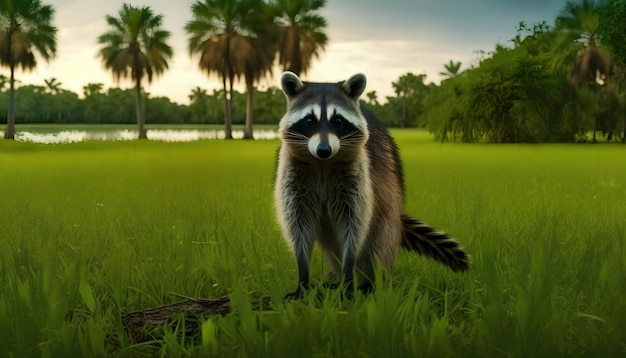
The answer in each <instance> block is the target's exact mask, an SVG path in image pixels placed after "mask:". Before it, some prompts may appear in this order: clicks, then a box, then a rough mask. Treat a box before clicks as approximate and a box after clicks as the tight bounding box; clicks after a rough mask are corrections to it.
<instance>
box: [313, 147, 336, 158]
mask: <svg viewBox="0 0 626 358" xmlns="http://www.w3.org/2000/svg"><path fill="white" fill-rule="evenodd" d="M316 153H317V156H318V157H320V158H321V159H328V158H330V155H331V154H333V150H332V148H331V147H330V145H328V144H320V145H318V146H317V150H316Z"/></svg>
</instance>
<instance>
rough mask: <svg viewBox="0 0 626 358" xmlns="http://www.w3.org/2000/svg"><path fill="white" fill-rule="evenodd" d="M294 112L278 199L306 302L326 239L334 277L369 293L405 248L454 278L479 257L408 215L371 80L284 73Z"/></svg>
mask: <svg viewBox="0 0 626 358" xmlns="http://www.w3.org/2000/svg"><path fill="white" fill-rule="evenodd" d="M280 82H281V87H282V90H283V92H284V94H285V96H286V98H287V111H286V113H285V115H284V116H283V117H282V119H281V120H280V124H279V138H280V140H281V145H280V148H279V150H278V164H277V171H276V182H275V188H274V197H275V204H276V212H277V216H278V221H279V223H280V226H281V228H282V231H283V234H284V237H285V239H286V241H287V243H288V244H289V245H290V246H291V248H292V249H293V252H294V253H295V256H296V261H297V264H298V287H297V289H296V291H294V292H293V293H292V294H290V295H288V296H290V297H291V296H297V295H299V294H301V293H302V290H303V289H306V288H307V287H308V285H309V262H310V256H311V251H312V249H313V244H314V242H315V241H318V242H319V244H320V245H321V248H322V251H323V254H324V256H325V258H326V261H327V262H328V266H329V273H330V274H331V275H332V276H335V277H341V278H343V280H344V282H346V283H348V284H349V285H352V284H353V283H352V282H353V277H354V276H356V279H357V282H358V284H360V286H359V288H360V289H362V290H363V291H369V290H371V289H372V288H373V286H372V280H373V274H374V269H375V264H376V262H379V263H380V264H381V265H382V266H383V267H384V268H385V269H387V270H392V269H393V265H394V260H395V257H396V254H397V252H398V250H399V248H400V247H404V248H406V249H409V250H412V251H417V252H418V253H420V254H422V255H426V256H429V257H431V258H433V259H435V260H437V261H439V262H441V263H443V264H445V265H447V266H449V267H450V268H451V269H452V270H455V271H464V270H467V269H468V268H469V265H470V256H469V255H468V254H467V253H465V251H464V250H463V248H462V247H461V245H460V244H459V243H458V242H457V241H456V240H454V239H453V238H451V237H450V236H449V235H447V234H445V233H443V232H441V231H438V230H436V229H433V228H431V227H429V226H428V225H426V224H424V223H423V222H421V221H420V220H417V219H414V218H412V217H410V216H408V215H406V214H404V211H403V210H404V209H403V207H404V200H405V187H404V177H403V169H402V163H401V161H400V157H399V154H398V148H397V146H396V144H395V142H394V140H393V138H392V137H391V135H390V134H389V132H388V131H387V130H386V129H385V127H384V126H383V125H382V124H381V123H380V122H379V121H378V120H377V119H376V118H375V117H374V116H373V115H372V114H371V113H370V112H369V111H367V109H366V108H365V107H363V106H362V105H361V104H360V101H359V97H360V96H361V94H362V93H363V91H364V90H365V86H366V77H365V75H363V74H356V75H354V76H352V77H350V78H349V79H348V80H346V81H342V82H338V83H314V82H303V81H301V80H300V78H299V77H298V76H297V75H296V74H294V73H292V72H285V73H283V74H282V76H281V81H280Z"/></svg>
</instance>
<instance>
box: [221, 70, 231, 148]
mask: <svg viewBox="0 0 626 358" xmlns="http://www.w3.org/2000/svg"><path fill="white" fill-rule="evenodd" d="M222 85H223V88H224V139H233V119H232V118H233V117H232V111H231V105H230V93H229V92H228V88H227V87H226V74H225V73H224V74H223V78H222Z"/></svg>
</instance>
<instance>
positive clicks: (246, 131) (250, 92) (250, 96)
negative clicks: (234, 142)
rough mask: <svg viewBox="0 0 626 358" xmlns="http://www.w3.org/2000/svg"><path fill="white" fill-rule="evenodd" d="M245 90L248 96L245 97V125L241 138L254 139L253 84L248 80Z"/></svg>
mask: <svg viewBox="0 0 626 358" xmlns="http://www.w3.org/2000/svg"><path fill="white" fill-rule="evenodd" d="M246 90H247V91H248V96H247V98H246V126H245V128H244V130H243V139H254V136H253V134H252V99H253V96H254V85H253V84H252V82H250V81H246Z"/></svg>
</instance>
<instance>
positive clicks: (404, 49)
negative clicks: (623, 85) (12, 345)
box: [7, 0, 566, 104]
mask: <svg viewBox="0 0 626 358" xmlns="http://www.w3.org/2000/svg"><path fill="white" fill-rule="evenodd" d="M124 2H125V1H124V0H107V1H101V0H47V1H46V0H43V3H44V4H50V5H52V6H54V8H55V10H56V13H55V18H54V24H55V26H56V27H57V28H58V34H57V56H56V58H55V59H53V60H51V61H50V62H48V63H46V62H44V61H43V60H39V63H38V66H37V68H36V69H35V70H34V71H33V72H31V73H25V72H21V71H19V72H16V78H17V79H18V80H20V81H21V82H20V84H22V85H23V84H35V85H43V83H44V79H49V78H56V79H57V80H58V81H59V82H61V87H62V88H64V89H67V90H71V91H73V92H76V93H78V94H79V95H81V96H82V88H83V86H84V85H86V84H87V83H93V82H96V83H97V82H101V83H103V84H104V85H105V89H106V88H109V87H117V86H119V87H122V88H131V87H132V83H131V81H130V80H121V81H120V82H119V83H115V82H114V80H113V76H112V74H111V73H110V72H108V71H107V70H105V69H104V67H103V65H102V61H101V60H100V59H99V58H98V57H97V53H98V49H99V48H100V46H99V45H98V43H97V38H98V36H99V35H101V34H102V33H104V32H106V31H107V24H106V22H105V15H114V16H116V15H117V13H118V11H119V10H120V8H121V7H122V4H123V3H124ZM126 2H128V3H130V4H133V5H136V6H150V7H152V9H153V11H154V12H155V13H158V14H163V15H164V20H163V28H164V29H166V30H168V31H170V32H171V33H172V35H171V38H170V40H169V44H170V46H172V48H173V50H174V57H173V59H172V61H171V62H170V68H169V70H168V71H167V72H166V73H164V74H163V75H162V76H160V77H156V78H155V79H153V82H152V83H151V84H146V85H145V88H146V90H147V91H148V92H149V93H150V94H151V96H153V97H154V96H166V97H169V98H170V99H171V100H172V101H174V102H178V103H181V104H188V103H189V99H188V95H189V94H190V92H191V90H192V89H193V88H196V87H201V88H204V89H207V90H208V91H209V93H210V92H212V90H213V89H219V88H221V81H220V80H219V79H218V78H216V77H209V76H207V75H206V73H203V72H201V71H200V70H199V69H198V57H190V55H189V51H188V49H187V37H186V35H185V32H184V30H183V27H184V25H185V23H186V22H187V21H189V20H190V19H191V10H190V7H191V4H192V3H193V2H194V1H191V0H178V1H176V0H159V1H155V0H142V1H132V0H126ZM565 3H566V1H565V0H525V1H519V0H378V1H377V0H328V2H327V5H326V7H325V8H324V9H323V11H322V12H321V15H323V16H324V17H326V19H327V20H328V27H327V34H328V37H329V42H328V44H327V46H326V50H325V51H324V53H323V54H322V55H321V56H320V58H319V59H317V60H315V61H314V62H313V66H312V68H311V69H310V71H309V72H308V73H307V74H306V75H303V76H302V77H303V79H304V80H308V81H318V82H322V81H330V82H336V81H341V80H344V79H347V78H348V77H350V76H351V75H352V74H355V73H358V72H362V73H364V74H365V75H366V76H367V78H368V85H367V89H366V92H369V91H372V90H375V91H376V92H377V94H378V96H379V100H383V101H384V98H385V97H386V96H391V95H393V89H392V86H391V83H392V82H393V81H395V80H396V79H398V78H399V77H400V76H401V75H402V74H405V73H407V72H412V73H414V74H416V75H417V74H426V82H434V83H439V81H440V79H441V78H440V75H439V72H441V71H443V70H444V67H443V65H444V64H446V63H448V62H449V61H450V60H453V61H460V62H461V63H462V67H461V69H462V70H463V69H466V68H469V67H470V66H472V65H476V64H477V61H478V58H479V54H478V52H479V51H487V52H488V51H492V50H493V49H494V48H495V45H496V44H498V43H500V44H505V45H506V44H509V40H510V39H511V38H513V37H514V36H515V33H516V28H517V26H518V24H519V23H520V21H524V22H526V23H527V24H531V25H532V24H535V23H538V22H541V21H546V22H547V23H548V24H549V25H554V20H555V19H556V17H557V16H558V14H559V13H560V11H561V10H562V9H563V8H564V6H565ZM280 73H281V71H280V70H279V69H276V70H275V71H274V74H273V76H272V77H271V78H267V79H265V80H263V81H262V82H261V83H260V84H259V87H260V88H261V89H265V88H267V87H268V86H278V78H279V77H280ZM7 75H8V74H7ZM243 88H244V87H243V86H239V87H238V89H239V90H240V91H243Z"/></svg>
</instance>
